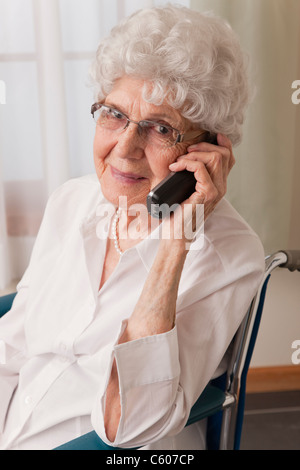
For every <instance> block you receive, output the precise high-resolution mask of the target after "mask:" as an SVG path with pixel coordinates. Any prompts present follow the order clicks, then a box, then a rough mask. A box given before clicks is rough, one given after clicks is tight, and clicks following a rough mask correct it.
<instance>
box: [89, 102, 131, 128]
mask: <svg viewBox="0 0 300 470" xmlns="http://www.w3.org/2000/svg"><path fill="white" fill-rule="evenodd" d="M94 120H95V121H96V124H98V125H99V126H101V127H104V128H105V129H110V130H113V131H117V130H120V129H124V127H126V125H127V118H126V116H124V114H122V113H121V112H120V111H118V110H116V109H113V108H110V107H108V106H104V105H103V106H101V107H100V108H99V109H97V111H95V112H94Z"/></svg>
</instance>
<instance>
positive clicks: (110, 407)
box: [0, 6, 264, 449]
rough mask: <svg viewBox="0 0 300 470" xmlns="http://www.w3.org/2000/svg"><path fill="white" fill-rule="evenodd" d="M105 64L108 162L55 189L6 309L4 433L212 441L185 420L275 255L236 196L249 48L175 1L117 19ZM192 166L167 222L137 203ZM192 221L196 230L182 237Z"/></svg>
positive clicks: (98, 79)
mask: <svg viewBox="0 0 300 470" xmlns="http://www.w3.org/2000/svg"><path fill="white" fill-rule="evenodd" d="M91 75H92V78H93V81H94V84H95V87H96V99H95V103H94V105H93V106H92V114H93V117H94V118H95V121H96V123H97V125H96V126H95V128H96V132H95V140H94V162H95V169H96V175H95V176H93V175H92V176H87V177H83V178H79V179H74V180H71V181H69V182H67V183H65V184H64V185H63V186H62V187H60V188H59V189H57V190H56V191H55V193H54V194H53V195H52V197H51V198H50V200H49V202H48V205H47V208H46V211H45V215H44V219H43V222H42V225H41V228H40V232H39V235H38V237H37V240H36V244H35V247H34V250H33V254H32V257H31V260H30V264H29V267H28V269H27V271H26V273H25V275H24V277H23V279H22V280H21V282H20V283H19V286H18V294H17V296H16V298H15V301H14V304H13V307H12V310H11V311H10V312H9V313H8V314H7V315H6V316H5V317H4V318H3V319H2V320H1V322H0V339H1V340H2V341H3V342H4V343H5V345H6V361H5V364H4V365H2V366H0V367H1V368H0V447H1V448H2V449H51V448H55V447H56V446H58V445H60V444H62V443H64V442H66V441H69V440H71V439H73V438H75V437H77V436H79V435H81V434H84V433H86V432H88V431H90V430H92V429H95V430H96V432H97V433H98V435H99V436H100V437H101V438H102V439H103V440H104V441H105V442H106V443H108V444H111V445H115V446H119V447H132V446H144V448H147V449H163V448H165V449H170V448H172V449H198V448H205V422H204V421H203V422H201V423H198V424H194V425H191V426H189V427H185V423H186V421H187V418H188V416H189V412H190V409H191V407H192V406H193V404H194V403H195V401H196V400H197V398H198V396H199V395H200V394H201V392H202V390H203V389H204V387H205V386H206V385H207V383H208V382H209V381H210V379H212V378H213V377H216V376H218V375H220V374H221V373H222V372H223V371H224V367H225V363H226V355H225V353H226V349H227V347H228V345H229V344H230V341H231V339H232V337H233V335H234V333H235V331H236V329H237V327H238V326H239V324H240V322H241V320H242V317H243V314H244V313H245V311H246V307H247V306H248V303H249V301H250V299H251V297H252V296H253V294H254V293H255V291H256V289H257V286H258V283H259V282H260V279H261V276H262V272H263V267H264V263H263V261H264V253H263V249H262V246H261V243H260V241H259V239H258V237H257V236H256V234H255V233H254V232H253V231H252V230H251V229H250V227H249V226H248V225H247V224H246V223H245V222H244V221H243V219H242V218H241V217H240V216H239V215H238V214H237V213H236V211H235V210H234V209H233V208H232V207H231V205H230V204H229V203H228V202H227V201H226V200H225V199H224V195H225V192H226V181H227V176H228V174H229V171H230V169H231V168H232V166H233V164H234V157H233V153H232V145H234V144H237V143H238V142H239V141H240V139H241V126H242V122H243V117H244V112H245V107H246V105H247V103H248V99H249V89H248V82H247V74H246V65H245V59H244V57H243V54H242V52H241V50H240V47H239V43H238V41H237V39H236V37H235V35H234V33H233V32H232V30H231V28H230V27H229V26H228V25H227V24H226V23H224V22H223V21H222V20H221V19H219V18H216V17H214V16H213V15H210V14H207V15H202V14H200V13H197V12H195V11H191V10H189V9H186V8H181V7H172V6H168V7H166V8H154V9H150V10H144V11H140V12H138V13H137V14H135V15H133V16H132V17H130V18H129V19H126V20H124V21H123V22H122V23H121V24H120V25H119V26H118V27H116V28H114V29H113V31H112V33H111V35H110V36H109V37H108V38H107V39H105V40H104V41H103V42H102V43H101V44H100V46H99V49H98V51H97V56H96V60H95V63H94V65H93V67H92V72H91ZM214 137H215V138H216V139H217V140H216V141H215V143H212V142H213V140H212V139H213V138H214ZM182 170H187V171H188V172H190V173H192V174H193V175H194V177H195V182H194V188H193V191H192V194H191V195H190V196H189V197H187V199H186V200H185V201H183V202H182V204H181V205H180V206H179V207H178V208H177V209H176V210H175V212H171V213H170V214H169V216H168V217H167V218H166V219H165V220H163V221H162V222H161V221H158V222H157V223H156V226H155V224H154V226H153V225H152V223H151V222H152V219H151V216H150V215H149V214H148V213H147V212H145V211H143V210H142V209H140V210H139V211H137V210H132V207H133V204H135V206H134V207H135V208H136V207H140V208H145V207H146V200H147V195H148V193H149V192H150V190H151V189H153V187H155V186H156V185H157V184H158V183H159V182H160V181H161V180H162V179H164V178H165V177H166V176H167V175H168V174H169V173H170V171H172V172H175V173H177V172H180V171H182ZM137 204H138V206H137ZM201 205H204V215H205V224H204V233H203V225H201V221H200V222H199V219H197V218H196V217H195V214H196V208H197V207H198V206H200V207H201ZM186 207H190V208H191V209H192V210H191V211H190V212H189V215H186V214H187V213H186V211H184V210H183V209H184V208H186ZM191 220H193V224H194V225H195V223H198V224H200V226H201V227H200V226H197V227H194V229H195V230H194V232H193V233H194V235H193V239H192V240H191V239H190V238H189V237H188V236H186V235H185V231H184V230H183V231H182V232H181V234H182V236H178V233H179V232H180V230H179V229H180V228H182V227H185V226H186V225H187V224H189V222H191ZM166 226H168V231H167V233H168V236H163V234H164V230H162V227H164V228H165V227H166ZM132 227H134V228H135V229H134V230H133V229H132ZM130 228H131V230H130Z"/></svg>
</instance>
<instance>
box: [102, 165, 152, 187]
mask: <svg viewBox="0 0 300 470" xmlns="http://www.w3.org/2000/svg"><path fill="white" fill-rule="evenodd" d="M110 169H111V174H112V176H113V177H114V178H115V179H117V180H118V181H120V182H122V183H128V184H134V183H138V182H141V181H143V180H145V179H146V178H144V177H143V176H140V175H137V174H135V173H124V172H123V171H120V170H117V169H116V168H114V167H112V166H110Z"/></svg>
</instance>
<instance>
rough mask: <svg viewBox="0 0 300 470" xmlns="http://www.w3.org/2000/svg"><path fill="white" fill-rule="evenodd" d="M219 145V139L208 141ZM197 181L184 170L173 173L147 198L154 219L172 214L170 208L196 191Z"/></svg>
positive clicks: (149, 210)
mask: <svg viewBox="0 0 300 470" xmlns="http://www.w3.org/2000/svg"><path fill="white" fill-rule="evenodd" d="M207 142H210V143H212V144H214V145H217V138H216V136H214V137H213V138H212V139H208V140H207ZM195 186H196V179H195V177H194V173H192V172H190V171H187V170H184V171H178V172H176V173H175V172H171V173H170V174H169V175H168V176H167V177H166V178H165V179H163V180H162V181H161V182H160V183H159V184H158V185H157V186H155V188H153V189H152V190H151V191H150V193H149V194H148V196H147V209H148V212H149V214H150V215H151V216H152V217H155V218H158V219H162V218H163V217H165V216H166V215H168V214H169V213H170V211H169V208H170V207H171V206H172V205H173V204H181V203H182V202H183V201H185V200H186V199H187V198H189V197H190V195H191V194H193V192H194V191H195Z"/></svg>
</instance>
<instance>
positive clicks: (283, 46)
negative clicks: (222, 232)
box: [0, 0, 300, 391]
mask: <svg viewBox="0 0 300 470" xmlns="http://www.w3.org/2000/svg"><path fill="white" fill-rule="evenodd" d="M166 3H177V4H181V5H185V6H188V7H191V8H192V9H195V10H199V11H207V10H212V11H214V12H215V13H216V14H218V15H220V16H222V17H223V18H226V19H227V20H228V21H229V22H230V24H231V25H232V27H233V29H234V30H235V31H236V32H237V34H238V35H239V37H240V39H241V42H242V45H243V48H244V49H245V50H246V51H247V52H248V54H249V57H250V60H251V76H252V79H253V82H254V83H255V85H256V95H255V98H254V101H253V104H252V106H251V108H250V110H249V112H248V115H247V119H246V123H245V132H244V139H243V142H242V144H241V145H239V146H238V147H237V148H236V149H235V156H236V159H237V163H236V166H235V167H234V169H233V171H232V173H231V175H230V179H229V189H228V195H227V197H228V199H229V200H230V202H231V203H232V204H233V206H234V207H235V208H236V209H237V210H238V211H239V212H240V214H241V215H242V216H243V217H244V218H245V219H246V220H247V222H248V223H249V224H250V225H251V226H252V227H253V228H254V230H255V231H256V232H257V233H258V235H259V236H260V238H261V240H262V242H263V245H264V248H265V253H266V254H270V253H271V252H273V251H277V250H279V249H287V248H289V249H293V248H294V249H300V217H299V216H300V184H299V181H300V151H299V149H300V104H296V103H293V101H292V95H293V93H294V96H295V89H293V88H292V84H293V83H294V82H295V81H296V80H300V0H263V1H262V0H181V1H178V0H177V1H176V2H167V1H162V0H160V1H159V0H157V1H156V0H109V1H107V0H84V1H83V0H51V1H49V0H0V83H1V84H2V88H1V89H2V90H3V89H4V87H3V84H5V100H4V99H3V97H2V99H0V293H1V294H3V293H6V292H10V291H14V290H15V287H16V283H17V282H18V280H19V279H20V278H21V277H22V275H23V273H24V271H25V269H26V266H27V264H28V261H29V258H30V254H31V250H32V247H33V244H34V240H35V237H36V234H37V232H38V229H39V225H40V222H41V219H42V215H43V211H44V208H45V205H46V202H47V199H48V197H49V195H50V194H51V193H52V192H53V190H54V189H55V188H56V187H57V186H59V185H60V184H62V183H64V182H65V181H66V180H68V179H69V178H74V177H78V176H81V175H84V174H87V173H91V172H93V171H94V170H93V159H92V143H93V134H94V125H93V121H92V119H91V115H90V106H91V104H92V103H93V91H92V89H91V88H90V86H89V83H88V69H89V65H90V63H91V61H92V59H93V57H94V53H95V50H96V48H97V44H98V42H99V40H100V39H101V38H102V37H104V36H105V35H107V34H108V33H109V31H110V29H111V28H112V27H113V26H114V25H115V24H116V23H117V22H119V20H120V19H122V18H123V17H124V16H127V15H128V14H130V13H132V12H134V11H135V10H137V9H140V8H147V7H151V6H157V5H164V4H166ZM299 88H300V86H299ZM2 93H3V92H2ZM298 98H299V99H298V102H299V101H300V92H299V93H298ZM299 281H300V273H289V272H286V270H278V271H277V272H275V273H274V275H273V279H272V282H271V283H270V287H269V291H268V295H267V301H266V307H265V312H264V317H263V320H262V327H261V330H260V333H259V338H258V343H257V347H256V350H255V353H254V357H253V361H252V370H253V381H251V374H250V377H249V390H250V391H251V387H253V391H268V390H269V389H272V387H273V388H274V387H275V390H282V389H287V390H299V389H300V375H299V369H300V366H299V365H298V364H293V363H292V359H291V357H292V353H293V352H294V351H293V349H292V344H293V342H294V341H295V340H300V289H299ZM298 357H300V355H299V356H298ZM250 372H251V371H250ZM268 374H269V376H268ZM276 374H277V375H276ZM266 377H269V381H268V380H267V379H266V380H265V378H266ZM276 387H277V388H276Z"/></svg>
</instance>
